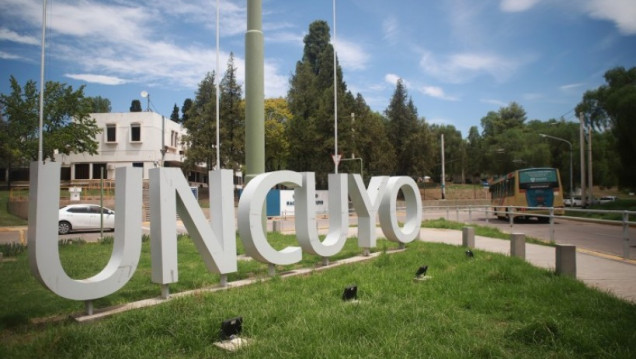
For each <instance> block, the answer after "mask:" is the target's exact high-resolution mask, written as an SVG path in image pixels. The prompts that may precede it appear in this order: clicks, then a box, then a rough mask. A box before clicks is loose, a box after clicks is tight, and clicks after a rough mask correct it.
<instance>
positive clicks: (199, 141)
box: [183, 72, 216, 170]
mask: <svg viewBox="0 0 636 359" xmlns="http://www.w3.org/2000/svg"><path fill="white" fill-rule="evenodd" d="M214 81H215V74H214V72H212V73H210V72H208V73H207V74H206V76H205V78H204V79H203V80H201V82H200V83H199V88H198V90H197V92H196V97H195V100H194V101H193V102H192V107H190V109H189V110H187V112H186V114H187V120H186V121H185V122H184V123H183V125H184V127H185V128H186V129H187V130H188V135H186V136H184V137H183V141H184V142H185V143H186V144H187V146H186V147H187V150H186V153H185V155H186V158H185V161H184V167H185V168H186V169H194V168H196V166H197V164H199V163H205V164H206V166H207V169H208V170H211V169H213V168H214V167H215V165H216V87H215V84H214Z"/></svg>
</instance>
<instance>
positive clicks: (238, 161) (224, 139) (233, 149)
mask: <svg viewBox="0 0 636 359" xmlns="http://www.w3.org/2000/svg"><path fill="white" fill-rule="evenodd" d="M236 71H237V68H236V67H235V66H234V54H233V53H230V58H229V60H228V63H227V70H226V71H225V76H223V79H222V80H221V84H220V91H221V98H220V103H219V105H220V107H221V109H220V119H221V121H220V141H221V165H222V166H223V168H233V169H235V170H237V169H239V168H240V167H241V165H242V164H243V163H245V143H244V142H245V110H244V107H243V106H242V105H241V103H242V98H241V94H242V90H241V86H240V85H239V84H238V82H237V78H236Z"/></svg>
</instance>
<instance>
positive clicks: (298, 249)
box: [28, 162, 422, 301]
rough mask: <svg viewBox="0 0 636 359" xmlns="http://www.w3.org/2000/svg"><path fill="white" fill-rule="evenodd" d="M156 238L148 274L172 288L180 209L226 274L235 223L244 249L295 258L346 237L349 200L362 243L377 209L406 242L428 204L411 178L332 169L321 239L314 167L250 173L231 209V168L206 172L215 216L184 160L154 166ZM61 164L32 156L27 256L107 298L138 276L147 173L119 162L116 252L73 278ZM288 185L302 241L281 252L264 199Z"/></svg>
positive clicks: (66, 290)
mask: <svg viewBox="0 0 636 359" xmlns="http://www.w3.org/2000/svg"><path fill="white" fill-rule="evenodd" d="M149 176H150V238H151V239H150V245H151V260H152V263H151V266H152V278H151V279H152V281H153V282H154V283H157V284H160V285H162V287H166V286H167V285H169V284H170V283H175V282H177V281H178V280H179V271H178V266H177V236H176V234H177V231H176V216H177V214H178V215H179V216H180V218H181V219H182V220H183V223H184V226H185V227H186V229H187V230H188V233H189V235H190V237H191V238H192V240H193V241H194V243H195V245H196V247H197V250H198V251H199V253H200V255H201V257H202V259H203V261H204V263H205V265H206V267H207V268H208V270H210V271H211V272H214V273H218V274H221V275H226V274H228V273H232V272H236V271H237V254H236V235H235V233H236V227H235V223H237V224H238V233H239V237H240V238H241V240H242V242H243V245H244V247H245V252H246V254H247V255H249V256H251V257H253V258H254V259H255V260H258V261H261V262H264V263H269V264H272V265H287V264H292V263H296V262H299V261H300V260H301V256H302V251H306V252H308V253H311V254H316V255H318V256H322V257H324V258H329V257H331V256H333V255H335V254H337V253H338V252H340V251H341V250H342V247H343V246H344V244H345V241H346V238H347V232H348V227H349V222H348V216H349V212H348V199H349V198H351V201H352V203H353V207H354V209H355V211H356V212H357V215H358V245H359V246H360V247H362V248H365V249H369V248H373V247H375V245H376V228H375V225H376V217H379V219H380V226H381V228H382V231H383V233H384V235H385V236H386V238H387V239H388V240H390V241H394V242H400V243H409V242H411V241H413V240H414V239H415V238H417V236H418V235H419V228H420V222H421V218H422V205H421V204H422V203H421V198H420V195H419V190H418V187H417V185H416V183H415V181H413V179H412V178H410V177H388V176H380V177H373V178H371V180H370V183H369V186H368V187H365V186H364V183H363V181H362V178H361V177H360V175H357V174H355V175H354V174H349V175H347V174H330V175H329V179H328V184H329V191H328V197H329V198H328V206H329V208H328V214H329V230H328V233H327V235H326V237H325V238H324V239H323V240H322V241H321V240H320V238H319V236H318V231H317V228H316V209H315V191H316V189H315V175H314V173H313V172H303V173H299V172H294V171H276V172H269V173H264V174H260V175H258V176H256V177H254V178H253V179H252V180H251V181H250V182H249V183H248V185H247V186H246V187H245V189H244V191H243V193H242V195H241V198H240V200H239V205H238V212H237V214H236V217H235V210H234V200H233V183H232V180H233V178H232V171H231V170H215V171H210V177H209V178H210V217H211V218H210V220H208V219H207V218H206V217H205V215H204V213H203V211H202V210H201V208H200V206H199V204H198V203H197V201H196V200H195V198H194V196H192V192H191V190H190V187H189V185H188V183H187V181H186V179H185V178H184V176H183V174H182V172H181V170H180V169H178V168H155V169H152V170H150V175H149ZM59 179H60V165H59V163H55V162H49V163H40V162H34V163H32V164H31V182H30V185H31V190H30V195H29V232H28V243H29V262H30V267H31V271H32V273H33V275H34V276H35V277H36V278H37V279H38V280H39V281H40V282H41V283H42V284H43V285H44V286H45V287H46V288H48V289H49V290H51V291H52V292H54V293H55V294H57V295H59V296H61V297H64V298H68V299H72V300H81V301H90V300H94V299H98V298H102V297H105V296H107V295H110V294H112V293H115V292H116V291H118V290H119V289H121V288H122V287H123V286H124V285H125V284H126V283H127V282H128V281H129V280H130V278H131V277H132V275H133V274H134V272H135V270H136V269H137V265H138V263H139V257H140V255H141V222H142V218H141V208H142V171H141V169H139V168H133V167H121V168H117V169H116V175H115V186H116V192H115V209H116V212H117V216H116V218H115V235H114V236H115V238H114V245H113V252H112V255H111V257H110V259H109V261H108V264H107V265H106V266H105V267H104V268H103V269H102V271H101V272H99V273H97V274H96V275H94V276H92V277H90V278H86V279H73V278H70V277H69V276H68V275H67V273H66V272H65V271H64V268H63V267H62V264H61V261H60V257H59V249H58V236H57V226H58V216H57V213H58V207H59V198H60V180H59ZM278 184H283V185H285V186H288V187H290V188H293V189H294V197H295V207H296V213H295V222H294V225H295V230H296V237H297V240H298V246H289V247H287V248H284V249H282V250H276V249H274V248H272V247H271V246H270V245H269V243H268V242H267V238H266V231H265V228H264V227H263V220H262V219H263V212H262V211H263V204H264V203H265V200H266V195H267V192H268V191H269V190H270V189H271V188H272V187H274V186H276V185H278ZM400 191H402V194H403V196H404V199H405V204H406V219H405V222H404V224H403V225H402V226H401V227H400V225H399V223H398V219H397V197H398V193H399V192H400Z"/></svg>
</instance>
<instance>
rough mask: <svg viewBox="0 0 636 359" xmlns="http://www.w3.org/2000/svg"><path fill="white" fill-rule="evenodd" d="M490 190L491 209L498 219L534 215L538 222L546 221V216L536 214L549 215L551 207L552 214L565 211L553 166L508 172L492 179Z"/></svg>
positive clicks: (557, 175) (557, 171)
mask: <svg viewBox="0 0 636 359" xmlns="http://www.w3.org/2000/svg"><path fill="white" fill-rule="evenodd" d="M489 191H490V195H491V196H490V198H491V205H492V208H493V211H494V212H495V215H496V216H497V218H499V219H510V216H513V220H514V219H515V218H519V219H527V218H530V217H536V218H537V220H538V221H540V222H548V221H549V220H550V218H549V217H543V216H539V217H537V214H543V215H547V214H549V209H548V208H550V207H553V208H554V214H558V215H563V213H564V207H563V186H562V185H561V176H560V175H559V170H558V169H556V168H525V169H520V170H516V171H514V172H510V173H508V174H507V175H505V176H503V177H500V178H498V179H497V180H495V181H493V182H492V183H491V185H490V190H489ZM526 207H535V208H526ZM538 207H545V208H546V209H541V208H538Z"/></svg>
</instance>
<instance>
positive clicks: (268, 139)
mask: <svg viewBox="0 0 636 359" xmlns="http://www.w3.org/2000/svg"><path fill="white" fill-rule="evenodd" d="M291 118H292V114H291V112H290V111H289V106H288V105H287V101H286V100H285V99H284V98H282V97H279V98H270V99H265V171H267V172H269V171H277V170H281V169H285V168H287V159H288V157H289V155H290V153H289V141H288V139H287V127H288V125H289V123H290V121H291Z"/></svg>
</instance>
